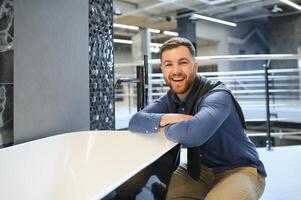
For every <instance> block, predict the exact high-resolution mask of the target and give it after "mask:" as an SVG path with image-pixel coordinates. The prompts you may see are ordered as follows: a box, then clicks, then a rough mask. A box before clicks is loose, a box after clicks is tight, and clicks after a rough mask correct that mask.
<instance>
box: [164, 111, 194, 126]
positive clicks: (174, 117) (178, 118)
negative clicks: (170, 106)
mask: <svg viewBox="0 0 301 200" xmlns="http://www.w3.org/2000/svg"><path fill="white" fill-rule="evenodd" d="M192 117H193V116H192V115H185V114H178V113H169V114H163V115H162V116H161V119H160V126H161V127H162V126H166V125H168V124H176V123H180V122H182V121H185V120H189V119H191V118H192Z"/></svg>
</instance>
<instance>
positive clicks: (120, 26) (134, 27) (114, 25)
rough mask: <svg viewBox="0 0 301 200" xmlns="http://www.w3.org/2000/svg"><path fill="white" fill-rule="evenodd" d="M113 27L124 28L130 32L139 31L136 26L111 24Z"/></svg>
mask: <svg viewBox="0 0 301 200" xmlns="http://www.w3.org/2000/svg"><path fill="white" fill-rule="evenodd" d="M113 27H115V28H124V29H130V30H135V31H137V30H139V27H138V26H132V25H125V24H115V23H114V24H113Z"/></svg>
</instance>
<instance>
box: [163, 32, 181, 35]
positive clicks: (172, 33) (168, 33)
mask: <svg viewBox="0 0 301 200" xmlns="http://www.w3.org/2000/svg"><path fill="white" fill-rule="evenodd" d="M163 34H165V35H171V36H179V33H177V32H172V31H163Z"/></svg>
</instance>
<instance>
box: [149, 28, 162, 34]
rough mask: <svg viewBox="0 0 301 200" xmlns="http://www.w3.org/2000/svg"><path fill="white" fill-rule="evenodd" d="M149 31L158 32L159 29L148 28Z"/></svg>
mask: <svg viewBox="0 0 301 200" xmlns="http://www.w3.org/2000/svg"><path fill="white" fill-rule="evenodd" d="M149 31H150V32H152V33H160V30H159V29H153V28H150V29H149Z"/></svg>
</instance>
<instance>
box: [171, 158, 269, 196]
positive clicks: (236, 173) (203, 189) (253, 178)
mask: <svg viewBox="0 0 301 200" xmlns="http://www.w3.org/2000/svg"><path fill="white" fill-rule="evenodd" d="M264 187H265V179H264V178H263V177H262V176H261V175H259V174H258V173H257V169H256V168H253V167H239V168H235V169H232V170H227V171H225V172H223V173H220V174H214V173H213V170H212V169H211V168H208V167H206V166H202V168H201V172H200V180H199V181H195V180H193V179H192V178H191V177H190V176H189V175H188V173H187V165H184V164H183V165H182V164H181V165H180V166H179V167H178V169H177V170H176V171H175V172H174V173H173V175H172V177H171V182H170V185H169V188H168V193H167V199H168V200H171V199H177V200H184V199H199V200H203V199H205V200H258V199H259V198H260V197H261V195H262V193H263V191H264Z"/></svg>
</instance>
